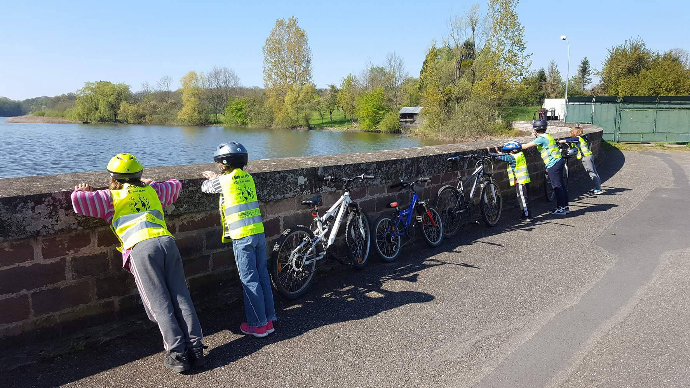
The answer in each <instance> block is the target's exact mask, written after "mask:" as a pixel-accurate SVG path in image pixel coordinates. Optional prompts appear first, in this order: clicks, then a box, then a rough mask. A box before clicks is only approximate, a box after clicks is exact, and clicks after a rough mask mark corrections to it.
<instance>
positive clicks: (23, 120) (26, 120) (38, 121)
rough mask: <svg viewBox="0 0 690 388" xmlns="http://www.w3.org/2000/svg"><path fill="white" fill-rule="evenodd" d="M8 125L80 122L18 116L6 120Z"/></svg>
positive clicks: (77, 122) (56, 118) (55, 118)
mask: <svg viewBox="0 0 690 388" xmlns="http://www.w3.org/2000/svg"><path fill="white" fill-rule="evenodd" d="M5 122H6V123H24V124H79V123H80V122H79V121H72V120H66V119H62V118H58V117H45V116H28V115H27V116H16V117H10V118H8V119H7V120H5Z"/></svg>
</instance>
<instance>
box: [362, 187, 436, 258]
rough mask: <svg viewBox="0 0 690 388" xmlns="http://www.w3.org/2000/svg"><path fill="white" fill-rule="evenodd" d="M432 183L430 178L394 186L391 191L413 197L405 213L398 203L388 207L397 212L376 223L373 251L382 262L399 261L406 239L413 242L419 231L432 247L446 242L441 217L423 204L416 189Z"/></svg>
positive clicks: (384, 216)
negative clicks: (404, 192) (403, 240)
mask: <svg viewBox="0 0 690 388" xmlns="http://www.w3.org/2000/svg"><path fill="white" fill-rule="evenodd" d="M428 181H430V179H429V178H420V179H417V180H414V181H410V182H403V181H402V180H401V181H400V182H399V183H395V184H393V185H391V186H390V187H391V188H393V189H395V188H398V189H400V190H408V191H410V192H411V193H412V200H411V202H410V206H408V207H407V208H405V209H402V210H401V209H400V207H399V204H398V203H397V202H393V203H390V204H388V205H387V206H386V207H389V208H392V209H395V210H396V213H393V214H392V215H390V216H387V215H381V216H379V218H378V219H377V220H376V222H375V223H374V229H373V230H372V232H373V233H374V236H373V238H372V240H374V247H375V248H376V253H378V255H379V256H380V257H381V259H382V260H383V261H388V262H392V261H395V259H397V258H398V255H399V254H400V248H401V247H402V245H403V244H402V239H403V237H404V236H407V237H408V238H409V240H408V242H409V241H413V240H414V238H415V235H416V233H417V228H419V229H421V232H422V233H421V234H422V237H423V238H424V241H426V243H427V244H428V245H429V246H431V247H437V246H439V245H440V244H441V241H442V240H443V224H442V221H441V216H440V215H439V214H438V212H437V211H436V209H434V208H432V207H431V206H429V205H428V204H427V202H426V201H420V200H419V197H418V196H417V193H416V192H415V186H417V184H423V183H426V182H428Z"/></svg>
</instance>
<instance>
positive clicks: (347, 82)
mask: <svg viewBox="0 0 690 388" xmlns="http://www.w3.org/2000/svg"><path fill="white" fill-rule="evenodd" d="M356 98H357V78H356V77H355V76H354V75H352V74H348V76H347V77H345V78H344V79H343V82H342V83H341V84H340V91H338V105H340V107H341V108H342V109H343V113H344V114H345V118H346V119H347V115H350V122H351V123H352V124H354V122H355V121H354V112H355V108H356V107H357V101H356Z"/></svg>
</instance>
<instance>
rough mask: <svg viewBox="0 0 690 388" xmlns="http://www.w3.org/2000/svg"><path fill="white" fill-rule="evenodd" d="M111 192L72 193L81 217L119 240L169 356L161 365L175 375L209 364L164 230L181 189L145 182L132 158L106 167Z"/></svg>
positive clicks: (83, 189)
mask: <svg viewBox="0 0 690 388" xmlns="http://www.w3.org/2000/svg"><path fill="white" fill-rule="evenodd" d="M107 170H108V172H109V173H110V177H111V179H110V187H109V189H107V190H97V191H93V189H92V188H91V186H89V185H88V184H86V183H81V184H79V185H77V186H76V187H75V188H74V192H73V193H72V205H73V207H74V211H75V212H76V213H77V214H82V215H85V216H91V217H98V218H101V219H104V220H105V221H107V222H108V223H109V224H110V225H111V229H112V230H113V232H114V233H115V235H116V236H117V238H118V239H119V240H120V243H121V246H120V247H119V248H118V250H120V251H121V252H122V267H123V268H125V269H127V270H128V271H130V272H131V273H132V274H133V275H134V280H135V282H136V285H137V289H138V290H139V294H140V295H141V299H142V301H143V302H144V308H145V310H146V313H147V315H148V316H149V319H151V320H152V321H154V322H156V323H157V324H158V327H159V329H160V332H161V334H162V336H163V343H164V346H165V350H166V351H167V353H166V355H165V359H164V363H163V365H164V366H165V367H167V368H169V369H172V370H174V371H176V372H183V371H185V370H188V369H189V368H190V367H191V366H201V365H203V364H204V363H205V359H204V351H203V349H204V345H203V343H202V342H201V340H202V338H203V333H202V331H201V324H200V323H199V319H198V318H197V315H196V310H195V309H194V304H193V303H192V299H191V297H190V295H189V290H188V289H187V285H186V283H185V276H184V271H183V268H182V258H181V257H180V252H179V250H178V249H177V244H175V240H173V238H172V234H171V233H170V232H169V231H168V229H167V226H166V224H165V218H164V214H163V208H164V207H165V206H167V205H170V204H172V203H173V202H175V201H176V200H177V197H178V195H179V194H180V191H181V189H182V184H181V183H180V182H179V181H177V180H175V179H171V180H169V181H167V182H162V183H158V182H153V181H151V180H150V179H142V178H141V176H142V173H143V170H144V167H143V166H142V165H141V163H139V161H138V160H137V159H136V158H135V157H134V156H133V155H130V154H117V155H115V156H114V157H113V158H112V159H110V162H109V163H108V167H107Z"/></svg>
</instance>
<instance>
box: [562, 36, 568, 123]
mask: <svg viewBox="0 0 690 388" xmlns="http://www.w3.org/2000/svg"><path fill="white" fill-rule="evenodd" d="M561 40H564V41H565V42H566V43H567V45H568V71H567V72H566V73H565V112H564V113H565V118H566V120H567V118H568V83H569V81H570V41H569V40H568V37H566V36H565V35H561Z"/></svg>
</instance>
